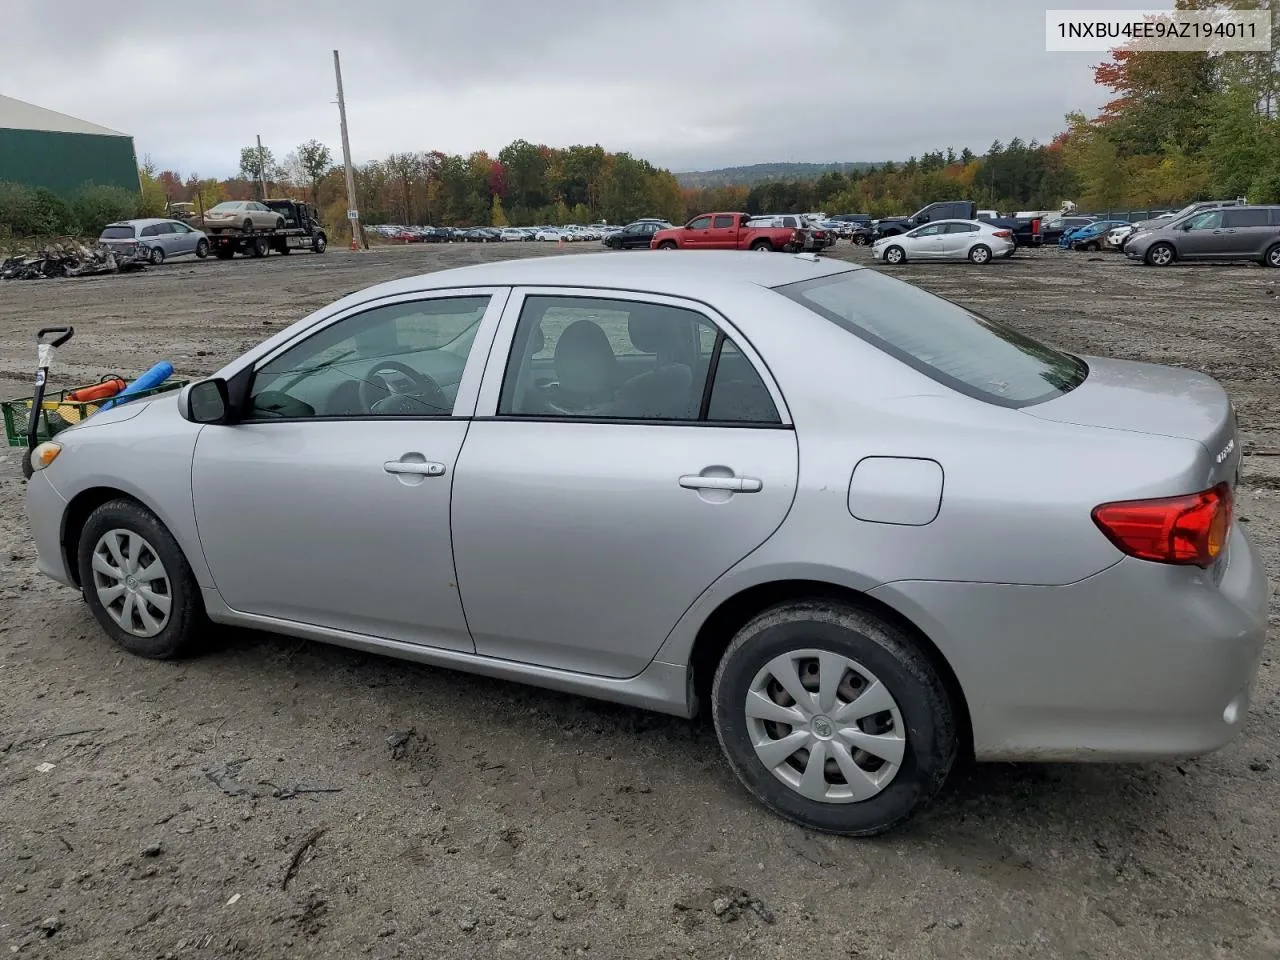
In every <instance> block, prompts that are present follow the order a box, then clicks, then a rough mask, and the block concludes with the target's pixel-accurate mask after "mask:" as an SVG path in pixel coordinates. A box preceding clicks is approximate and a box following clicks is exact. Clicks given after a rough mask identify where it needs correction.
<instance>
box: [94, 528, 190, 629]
mask: <svg viewBox="0 0 1280 960" xmlns="http://www.w3.org/2000/svg"><path fill="white" fill-rule="evenodd" d="M92 567H93V587H94V589H95V590H96V591H97V593H98V600H99V601H101V603H102V606H103V607H104V608H105V609H106V611H107V616H109V617H110V618H111V619H112V620H114V621H115V622H116V624H117V625H118V626H119V627H120V629H122V630H124V631H126V632H128V633H132V634H133V635H134V636H136V637H154V636H155V635H156V634H157V633H159V632H160V631H161V630H163V629H164V627H165V624H167V623H168V622H169V612H170V610H171V609H172V607H173V591H172V589H171V588H170V585H169V574H168V573H167V572H166V571H165V569H164V564H163V563H161V562H160V558H159V557H158V556H157V555H156V551H155V548H154V547H152V546H151V544H150V543H148V542H147V541H146V539H144V538H143V537H142V536H140V535H138V534H136V533H134V532H133V531H132V530H108V531H107V532H106V533H104V534H103V535H102V536H101V537H100V538H99V539H98V543H97V546H95V547H94V548H93V561H92Z"/></svg>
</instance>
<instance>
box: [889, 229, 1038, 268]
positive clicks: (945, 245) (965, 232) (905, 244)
mask: <svg viewBox="0 0 1280 960" xmlns="http://www.w3.org/2000/svg"><path fill="white" fill-rule="evenodd" d="M1016 246H1017V244H1016V243H1015V241H1014V239H1013V232H1012V231H1011V230H1007V229H1004V228H1002V227H995V226H992V225H991V224H989V223H983V222H982V221H981V220H934V221H932V222H930V223H926V224H925V225H924V226H922V227H916V228H915V229H914V230H908V231H907V232H906V233H901V234H896V235H894V236H889V237H881V238H880V239H879V240H877V241H876V242H875V243H873V244H872V245H871V254H872V256H874V257H875V258H876V259H877V260H883V261H884V262H885V263H894V264H897V263H906V262H907V261H908V260H970V261H972V262H973V263H990V262H991V261H992V260H993V259H995V258H997V257H1008V256H1010V255H1011V254H1012V253H1013V251H1014V249H1015V248H1016Z"/></svg>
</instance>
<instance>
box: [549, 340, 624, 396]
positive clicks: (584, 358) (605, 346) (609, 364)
mask: <svg viewBox="0 0 1280 960" xmlns="http://www.w3.org/2000/svg"><path fill="white" fill-rule="evenodd" d="M554 362H555V368H556V377H557V378H558V379H559V381H560V389H559V397H558V402H559V403H561V404H562V405H563V406H565V407H567V408H569V409H573V410H582V409H585V408H588V407H598V406H601V405H603V404H607V403H610V402H611V401H612V400H613V398H614V391H615V390H617V388H618V385H619V383H620V381H621V377H620V375H619V372H618V358H617V357H615V356H614V354H613V347H611V346H610V345H609V337H608V336H607V335H606V334H605V332H604V330H602V329H601V328H600V325H599V324H598V323H595V322H594V321H591V320H575V321H573V323H571V324H569V326H567V327H565V328H564V331H563V332H562V333H561V334H560V338H559V339H558V340H557V341H556V349H555V360H554Z"/></svg>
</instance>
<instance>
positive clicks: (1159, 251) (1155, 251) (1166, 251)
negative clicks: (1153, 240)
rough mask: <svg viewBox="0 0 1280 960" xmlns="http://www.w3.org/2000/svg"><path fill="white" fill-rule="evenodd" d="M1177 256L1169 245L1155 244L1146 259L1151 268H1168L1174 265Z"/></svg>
mask: <svg viewBox="0 0 1280 960" xmlns="http://www.w3.org/2000/svg"><path fill="white" fill-rule="evenodd" d="M1175 257H1176V254H1175V253H1174V250H1173V247H1171V246H1170V245H1169V244H1167V243H1157V244H1153V245H1152V247H1151V249H1149V250H1148V251H1147V255H1146V257H1145V259H1146V261H1147V265H1148V266H1151V267H1167V266H1168V265H1169V264H1171V263H1173V261H1174V259H1175Z"/></svg>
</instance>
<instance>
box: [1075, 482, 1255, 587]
mask: <svg viewBox="0 0 1280 960" xmlns="http://www.w3.org/2000/svg"><path fill="white" fill-rule="evenodd" d="M1231 509H1232V504H1231V487H1230V486H1229V485H1228V484H1226V483H1220V484H1218V485H1217V486H1216V487H1213V488H1212V489H1209V490H1204V491H1201V492H1200V493H1189V494H1186V495H1184V496H1180V497H1163V498H1161V499H1158V500H1126V501H1122V502H1118V503H1104V504H1102V505H1101V506H1098V507H1095V508H1094V510H1093V522H1094V523H1096V524H1097V525H1098V528H1099V529H1100V530H1101V531H1102V532H1103V533H1105V534H1106V535H1107V539H1108V540H1110V541H1111V542H1112V543H1114V544H1115V545H1116V547H1117V548H1119V549H1120V550H1121V551H1123V552H1124V553H1127V554H1128V555H1129V556H1131V557H1137V558H1138V559H1140V560H1154V561H1156V562H1157V563H1178V564H1193V565H1195V566H1197V567H1208V566H1211V565H1212V564H1213V562H1214V561H1215V560H1217V559H1218V557H1219V556H1221V554H1222V550H1223V548H1224V547H1225V546H1226V544H1227V534H1228V532H1229V531H1230V529H1231Z"/></svg>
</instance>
